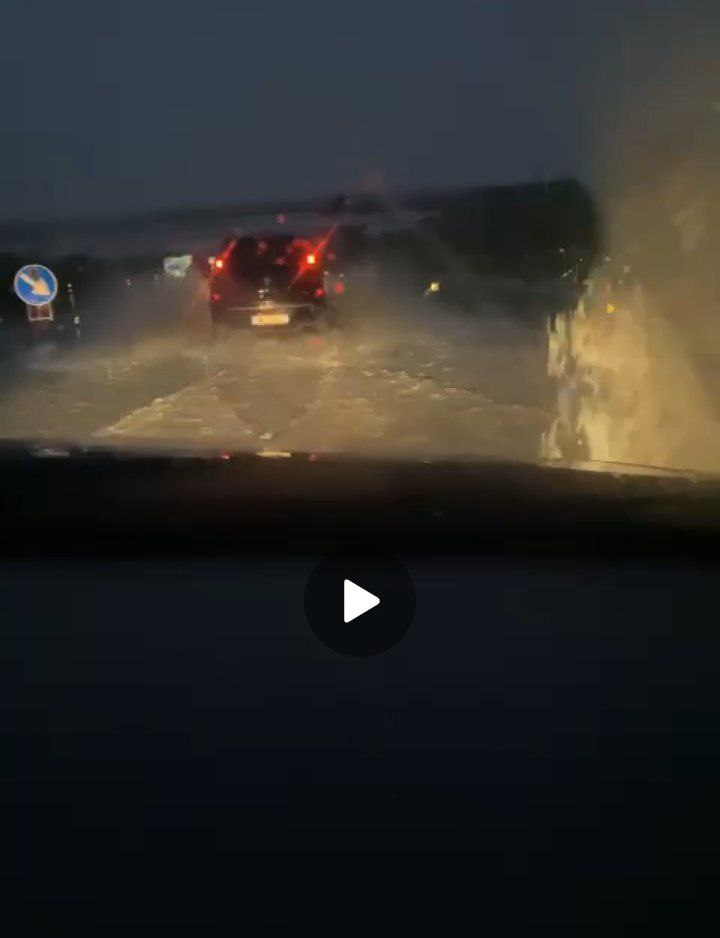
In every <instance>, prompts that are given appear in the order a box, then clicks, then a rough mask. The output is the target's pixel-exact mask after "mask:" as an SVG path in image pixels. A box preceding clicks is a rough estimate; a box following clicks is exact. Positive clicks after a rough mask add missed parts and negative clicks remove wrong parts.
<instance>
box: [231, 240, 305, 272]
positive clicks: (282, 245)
mask: <svg viewBox="0 0 720 938" xmlns="http://www.w3.org/2000/svg"><path fill="white" fill-rule="evenodd" d="M302 256H303V249H302V246H301V244H300V243H298V241H297V239H295V238H293V237H292V236H287V235H284V236H282V237H277V238H238V240H237V242H236V244H235V247H234V248H233V250H232V252H231V254H230V257H229V266H230V270H231V271H232V272H233V273H234V274H236V275H238V276H240V277H243V278H245V279H248V280H254V279H257V278H258V277H263V276H266V275H267V274H268V273H271V272H273V271H277V270H278V268H280V269H282V268H285V269H288V270H295V269H296V268H297V266H298V264H299V263H300V260H301V258H302Z"/></svg>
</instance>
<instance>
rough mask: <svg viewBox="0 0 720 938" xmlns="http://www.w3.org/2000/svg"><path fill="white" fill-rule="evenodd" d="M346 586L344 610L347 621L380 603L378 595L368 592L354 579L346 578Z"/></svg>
mask: <svg viewBox="0 0 720 938" xmlns="http://www.w3.org/2000/svg"><path fill="white" fill-rule="evenodd" d="M344 587H345V593H344V602H343V612H344V614H345V621H346V622H352V620H353V619H357V617H358V616H362V615H364V614H365V613H366V612H369V611H370V609H374V608H375V606H379V605H380V600H379V599H378V597H377V596H373V594H372V593H368V591H367V590H364V589H363V588H362V586H358V585H357V583H353V581H352V580H345V581H344Z"/></svg>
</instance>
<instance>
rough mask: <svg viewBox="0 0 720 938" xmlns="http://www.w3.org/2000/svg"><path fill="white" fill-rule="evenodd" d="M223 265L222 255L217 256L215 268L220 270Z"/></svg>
mask: <svg viewBox="0 0 720 938" xmlns="http://www.w3.org/2000/svg"><path fill="white" fill-rule="evenodd" d="M224 266H225V261H224V260H223V259H222V257H218V259H217V260H216V261H215V270H222V269H223V267H224Z"/></svg>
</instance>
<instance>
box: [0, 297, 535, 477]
mask: <svg viewBox="0 0 720 938" xmlns="http://www.w3.org/2000/svg"><path fill="white" fill-rule="evenodd" d="M180 318H181V317H178V319H180ZM546 400H547V377H546V347H545V339H544V335H543V333H542V332H541V331H540V330H532V329H529V328H525V327H523V326H522V325H520V324H518V323H517V322H514V321H513V320H512V319H511V318H510V317H509V316H507V315H506V314H505V313H504V312H503V310H502V309H498V308H497V307H495V308H488V309H486V310H485V311H484V314H483V315H479V316H478V315H471V314H463V313H460V312H457V311H454V310H452V309H449V308H443V307H441V306H437V305H430V304H425V303H423V302H417V301H415V302H412V303H409V304H407V303H406V304H403V303H399V302H393V303H391V304H388V303H383V302H378V301H375V302H372V303H370V302H368V301H364V302H361V301H356V302H355V303H354V304H349V305H348V307H347V308H346V310H345V312H344V314H343V317H342V327H341V328H339V329H337V330H332V331H330V332H327V333H325V334H320V335H315V334H302V335H289V336H286V335H278V334H276V333H269V332H268V333H260V332H247V331H238V332H236V333H233V334H232V335H230V336H229V337H228V338H227V339H226V340H225V341H223V342H220V343H217V344H214V345H213V344H211V343H210V342H209V341H208V340H207V337H206V336H204V335H201V334H198V335H195V334H193V335H189V334H188V332H187V331H186V330H183V329H182V328H181V327H180V326H178V328H177V330H175V332H172V333H170V334H166V335H163V336H160V337H158V336H155V337H154V338H146V339H142V340H139V341H137V342H136V343H135V344H134V345H133V346H132V347H126V348H122V347H118V346H115V347H110V348H108V347H105V348H103V347H101V346H99V345H97V346H89V347H84V348H82V349H74V350H71V351H67V352H64V353H60V352H54V351H52V350H46V351H44V350H42V349H38V350H37V352H36V353H35V354H34V355H33V356H30V357H28V358H26V359H25V360H24V362H23V363H22V366H21V367H19V368H16V369H15V370H14V373H13V375H12V376H9V375H6V376H5V380H4V383H3V386H2V396H1V398H0V437H3V438H16V439H17V438H19V439H25V440H42V441H48V442H49V441H54V442H60V441H62V442H66V443H70V442H73V443H74V442H82V443H89V444H92V443H96V444H102V445H117V446H126V447H132V446H136V445H141V446H142V448H143V449H146V448H153V447H158V448H163V449H166V448H172V447H176V446H182V447H185V446H193V447H194V446H201V447H209V448H227V449H241V450H250V451H254V450H263V449H272V450H282V451H320V452H348V453H363V454H377V455H383V456H386V455H390V456H406V457H412V458H422V457H438V456H478V457H485V456H487V457H500V458H509V459H531V460H534V459H536V458H537V456H538V452H539V441H540V436H541V433H542V430H543V428H544V426H545V424H546V423H547V419H548V417H547V413H546V411H545V410H544V404H545V402H546Z"/></svg>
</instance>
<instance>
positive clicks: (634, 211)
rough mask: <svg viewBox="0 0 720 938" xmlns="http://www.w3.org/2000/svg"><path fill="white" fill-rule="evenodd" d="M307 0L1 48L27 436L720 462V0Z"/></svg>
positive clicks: (122, 17)
mask: <svg viewBox="0 0 720 938" xmlns="http://www.w3.org/2000/svg"><path fill="white" fill-rule="evenodd" d="M281 7H282V8H283V12H282V15H280V16H278V15H277V11H276V10H275V8H274V7H273V8H272V9H270V8H268V10H267V11H263V10H260V8H258V9H257V10H256V11H255V14H254V19H253V21H252V23H246V22H245V21H244V20H242V15H243V14H242V13H241V11H240V8H239V7H237V5H227V6H226V5H224V4H222V3H221V4H220V5H219V6H217V7H216V9H214V11H213V12H212V13H210V14H208V16H207V17H203V18H202V20H201V21H198V20H197V18H193V17H189V18H183V17H180V16H169V17H168V16H165V15H161V13H160V12H154V11H149V10H148V9H147V5H146V4H142V5H141V4H140V3H138V2H133V0H131V2H129V3H126V4H124V5H123V6H122V8H121V9H118V10H116V11H115V12H114V13H113V14H112V16H113V17H114V19H113V24H112V25H113V28H112V30H110V31H108V29H107V24H104V25H103V24H101V23H100V21H99V17H100V13H99V12H98V10H97V8H96V7H95V5H93V4H90V3H89V2H81V3H78V4H75V5H73V10H74V11H75V12H73V13H72V14H68V15H67V16H62V17H60V16H59V14H57V13H56V7H55V6H54V5H50V4H47V3H41V4H40V8H41V9H42V10H45V11H46V13H47V15H48V16H50V17H51V18H52V17H55V18H56V19H57V22H55V19H53V23H54V26H53V30H52V36H53V38H52V42H51V41H50V39H49V38H48V39H47V41H46V42H45V43H44V45H43V46H42V49H41V50H39V51H38V50H36V53H37V54H35V56H34V58H33V63H32V67H26V64H25V63H23V62H21V61H20V59H19V58H18V57H17V56H15V57H12V56H10V57H6V58H4V59H3V60H2V63H0V74H1V75H2V77H3V80H4V82H3V84H4V86H5V87H8V88H9V87H12V88H14V89H16V91H14V94H15V95H16V99H14V100H13V102H12V111H13V113H14V114H15V115H16V117H15V119H13V120H12V121H9V122H6V128H5V130H4V131H3V161H4V173H3V176H2V179H1V180H0V188H2V197H3V208H4V211H3V216H4V219H5V220H4V221H3V222H2V224H0V277H1V278H2V282H3V284H4V286H3V290H2V292H1V293H0V376H1V379H2V380H1V383H0V438H2V439H5V440H18V441H29V442H31V443H37V442H38V441H40V442H42V443H48V442H53V443H57V444H72V443H81V444H87V445H95V444H97V445H103V446H106V445H111V446H117V447H127V448H133V447H136V446H138V445H142V447H143V448H144V449H147V448H148V447H150V448H157V449H163V448H186V447H191V448H199V449H202V450H203V451H207V452H210V453H212V452H220V451H223V452H224V451H233V450H237V451H242V452H256V451H260V450H265V449H267V448H269V447H272V448H273V449H274V450H277V451H282V452H296V451H299V452H330V453H350V454H361V455H363V456H365V455H367V456H392V457H396V456H397V457H403V458H409V459H417V460H422V459H427V458H436V457H438V458H447V457H450V458H462V459H487V458H493V459H503V460H521V461H528V462H535V461H550V462H562V463H572V464H575V465H581V466H588V467H590V466H595V467H597V468H601V469H602V468H605V467H607V466H608V464H613V463H623V464H626V465H637V466H646V467H647V466H649V467H658V468H661V469H682V470H685V469H692V470H701V471H709V472H715V471H718V470H720V318H719V317H720V273H719V272H720V263H718V258H720V99H719V96H720V91H719V90H718V87H717V83H716V70H715V66H716V50H715V49H714V48H713V43H712V39H711V37H714V36H716V35H717V30H718V27H720V14H719V13H718V12H717V10H715V9H714V8H713V9H710V8H709V7H708V5H707V4H699V3H693V2H690V3H688V2H685V3H679V2H672V0H659V2H658V3H657V4H656V5H654V7H653V10H654V13H653V15H651V12H652V11H650V10H649V8H646V7H645V5H638V4H629V3H621V2H619V0H617V2H616V0H608V2H606V3H604V4H602V5H600V6H599V7H598V6H595V5H593V6H591V5H588V4H577V3H569V2H564V0H553V2H549V3H544V4H542V5H536V4H531V3H529V2H527V0H525V2H523V0H510V2H507V3H504V4H486V5H483V4H481V5H478V4H476V3H470V2H464V0H458V2H455V3H450V5H449V6H448V7H447V9H445V8H443V10H442V11H434V13H433V15H432V16H427V17H426V16H425V15H424V14H423V13H422V11H421V10H415V11H414V12H413V14H412V20H413V23H412V25H413V36H414V37H415V38H414V39H413V41H412V42H409V41H407V38H408V34H407V28H408V26H407V16H406V14H403V15H402V16H401V15H400V14H399V13H397V14H396V13H394V12H392V11H390V12H388V10H387V9H386V5H380V4H377V3H374V2H370V3H369V4H365V6H364V7H363V10H364V12H363V16H362V17H361V18H358V17H357V16H356V15H354V14H353V13H352V11H350V10H348V11H341V10H336V9H335V6H334V5H330V4H321V7H323V9H324V8H325V7H327V10H326V12H327V14H328V15H327V16H325V15H324V13H323V11H322V10H318V11H317V15H314V16H312V17H308V16H307V12H306V11H303V10H301V9H299V8H298V7H297V5H296V4H282V3H281ZM656 7H657V9H656ZM660 8H661V12H662V15H659V13H658V10H659V9H660ZM54 11H55V12H54ZM37 16H38V6H37V4H34V5H32V9H31V8H30V7H28V6H27V4H21V3H20V2H16V0H10V3H9V13H6V17H7V18H8V30H9V34H12V35H18V36H22V35H37V30H36V28H35V27H36V23H37ZM241 20H242V30H243V35H246V36H247V35H248V30H249V31H250V33H251V36H252V35H255V36H258V37H260V36H263V37H267V36H271V37H273V38H272V41H271V43H270V46H271V47H272V62H273V66H272V75H271V76H270V77H269V78H268V79H267V81H263V82H262V83H261V84H260V85H257V82H256V76H257V75H258V74H262V75H266V74H267V72H268V69H267V56H268V46H267V43H266V42H262V43H260V42H253V41H250V42H244V43H243V46H242V50H241V51H239V50H238V49H237V48H236V44H237V29H235V28H234V26H233V24H236V25H237V27H238V29H239V28H240V25H239V24H240V23H241ZM278 23H280V24H282V27H281V28H279V27H278ZM98 30H100V31H101V32H102V34H103V35H106V36H107V37H108V38H107V42H104V43H103V48H102V52H101V50H100V48H99V47H98V45H97V43H96V42H95V38H96V36H97V35H98ZM48 35H49V34H48ZM201 36H202V42H201V41H200V37H201ZM348 37H353V38H352V41H350V40H349V39H348ZM18 55H19V53H18ZM298 56H300V58H301V61H302V67H301V68H299V59H298ZM130 59H131V60H132V62H133V67H132V69H129V68H128V61H129V60H130ZM238 70H240V72H241V73H242V76H243V81H242V85H243V87H245V88H252V95H251V97H252V100H251V101H245V100H243V101H242V102H241V103H240V104H239V103H238V100H237V95H236V91H235V89H236V87H237V72H238ZM300 73H301V74H302V75H303V81H302V82H298V81H297V75H298V74H300ZM38 101H41V102H42V107H41V113H42V115H43V117H42V120H41V121H39V120H38V113H39V112H38ZM238 108H240V111H238Z"/></svg>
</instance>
